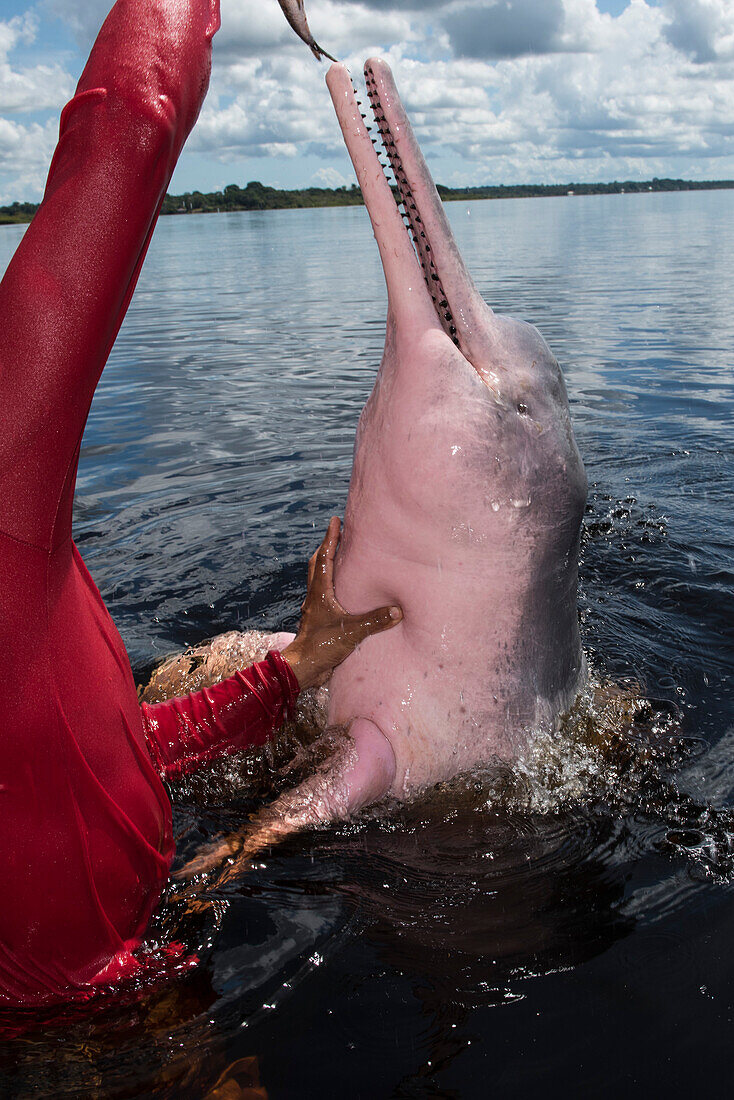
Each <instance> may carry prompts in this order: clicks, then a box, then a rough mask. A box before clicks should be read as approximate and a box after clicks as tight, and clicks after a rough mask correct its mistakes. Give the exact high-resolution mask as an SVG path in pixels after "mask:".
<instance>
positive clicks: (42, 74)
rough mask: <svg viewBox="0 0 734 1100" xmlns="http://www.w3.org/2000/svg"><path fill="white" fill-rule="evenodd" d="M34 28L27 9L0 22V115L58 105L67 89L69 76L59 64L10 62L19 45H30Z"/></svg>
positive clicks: (36, 25) (33, 18)
mask: <svg viewBox="0 0 734 1100" xmlns="http://www.w3.org/2000/svg"><path fill="white" fill-rule="evenodd" d="M37 28H38V24H37V20H36V18H35V16H34V15H33V14H32V13H30V12H26V13H25V14H23V15H18V16H15V17H14V18H12V19H9V20H7V21H5V22H0V115H8V114H14V113H16V112H19V111H39V110H45V109H48V108H60V107H61V106H62V105H63V103H64V102H65V100H66V98H67V96H68V95H69V93H70V91H71V80H70V78H69V75H68V74H67V73H65V72H64V70H63V69H62V68H61V66H60V65H34V66H32V67H30V68H14V67H13V66H12V65H11V63H10V54H11V53H12V52H13V51H14V50H15V49H16V47H17V46H19V45H30V44H31V43H32V42H33V41H34V39H35V37H36V32H37Z"/></svg>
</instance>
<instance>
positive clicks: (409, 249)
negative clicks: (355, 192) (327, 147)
mask: <svg viewBox="0 0 734 1100" xmlns="http://www.w3.org/2000/svg"><path fill="white" fill-rule="evenodd" d="M364 72H365V80H366V84H367V93H368V96H369V100H370V105H371V108H372V112H373V115H374V120H375V123H376V126H377V130H378V132H379V139H381V142H382V146H383V148H384V152H385V155H386V157H387V158H388V160H389V167H391V168H392V172H393V174H394V176H395V185H396V188H397V193H398V194H397V198H398V200H399V201H398V204H397V205H396V201H395V195H394V193H393V190H392V187H391V186H390V184H389V183H388V180H387V177H386V175H384V174H383V171H387V168H388V166H387V165H386V164H384V163H383V162H382V161H380V159H379V157H378V155H377V152H376V151H375V149H374V148H373V146H374V145H375V144H376V142H377V140H378V139H377V137H372V138H371V137H370V132H373V131H372V129H371V128H370V132H368V128H367V116H366V114H364V113H363V112H362V111H361V110H360V104H359V102H358V100H357V97H356V93H355V90H354V86H353V83H352V80H351V77H350V75H349V72H348V71H347V69H346V68H345V67H344V66H343V65H340V64H337V65H332V67H331V69H330V70H329V73H328V75H327V78H326V79H327V83H328V85H329V90H330V92H331V96H332V99H333V101H334V106H335V108H336V112H337V117H338V119H339V123H340V125H341V128H342V133H343V135H344V140H345V142H346V145H347V149H348V151H349V155H350V157H351V158H352V163H353V164H354V167H355V171H356V173H357V179H358V181H359V184H360V187H361V188H362V193H363V195H364V200H365V204H366V206H367V210H368V212H369V215H370V218H371V220H372V224H373V227H374V230H375V237H376V238H377V243H378V246H379V248H380V253H381V256H382V262H383V267H384V269H385V277H386V280H387V284H388V296H389V298H390V302H391V305H392V306H393V308H395V307H396V304H397V303H399V301H400V299H401V298H402V299H403V300H404V299H405V296H406V293H407V292H408V291H409V292H411V294H412V297H413V305H415V304H416V301H415V299H416V297H417V295H416V294H415V287H414V285H413V284H414V283H415V266H416V265H415V261H416V260H417V261H418V262H419V263H420V267H421V268H422V271H423V276H424V279H425V285H426V287H427V289H428V294H429V296H430V300H431V303H432V310H431V316H435V318H437V320H438V321H439V322H440V324H441V327H442V328H443V330H444V332H445V333H446V334H447V335H448V336H449V337H450V338H451V339H452V340H453V342H454V343H455V344H456V345H457V347H459V348H460V349H461V351H462V352H463V354H464V355H465V356H466V358H467V359H469V361H470V362H474V355H473V351H474V350H475V349H474V348H473V344H474V343H475V339H476V334H477V333H478V332H479V331H481V330H482V329H483V328H485V329H486V325H487V321H488V318H491V317H492V316H493V315H492V311H491V310H490V309H489V307H488V306H487V305H486V303H485V302H484V301H483V299H482V298H481V296H480V295H479V294H478V292H477V290H476V288H475V287H474V284H473V282H472V280H471V277H470V275H469V273H468V271H467V269H466V267H465V266H464V262H463V260H462V258H461V255H460V253H459V250H458V248H457V246H456V242H455V240H454V237H453V233H452V232H451V228H450V226H449V223H448V220H447V218H446V213H445V211H444V207H443V203H442V202H441V198H440V196H439V194H438V192H437V190H436V187H435V184H434V182H433V179H432V178H431V174H430V172H429V170H428V166H427V165H426V162H425V160H424V158H423V154H422V152H421V150H420V146H419V145H418V142H417V141H416V139H415V135H414V134H413V130H412V127H411V125H410V121H409V119H408V117H407V114H406V112H405V108H404V107H403V104H402V102H401V100H400V96H399V95H398V91H397V88H396V86H395V81H394V79H393V75H392V72H391V71H390V68H389V66H388V65H387V64H386V63H385V62H384V61H382V60H380V59H378V58H372V59H370V60H368V61H367V62H366V64H365V67H364ZM406 227H407V228H406ZM408 231H409V234H410V235H409V234H408ZM408 253H409V254H408ZM434 323H435V322H434ZM477 350H478V349H477ZM475 365H476V364H475Z"/></svg>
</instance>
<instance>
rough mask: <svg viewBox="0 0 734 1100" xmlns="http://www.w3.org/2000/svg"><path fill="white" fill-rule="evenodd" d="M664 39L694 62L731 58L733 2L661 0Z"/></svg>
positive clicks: (733, 41)
mask: <svg viewBox="0 0 734 1100" xmlns="http://www.w3.org/2000/svg"><path fill="white" fill-rule="evenodd" d="M663 10H664V11H665V12H666V14H667V15H668V16H669V21H668V23H667V25H666V27H665V32H664V33H665V36H666V38H667V39H668V41H669V42H670V43H671V44H672V45H673V46H675V47H676V48H677V49H679V50H681V51H682V52H683V53H687V54H689V55H690V56H691V57H692V58H693V59H694V61H697V62H699V63H700V64H705V63H706V62H709V61H731V60H732V59H734V5H733V4H732V2H731V0H665V3H664V5H663Z"/></svg>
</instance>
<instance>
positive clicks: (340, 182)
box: [312, 168, 354, 187]
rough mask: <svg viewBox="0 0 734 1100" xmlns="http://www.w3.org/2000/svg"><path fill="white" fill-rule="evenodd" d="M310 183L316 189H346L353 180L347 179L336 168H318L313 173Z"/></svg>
mask: <svg viewBox="0 0 734 1100" xmlns="http://www.w3.org/2000/svg"><path fill="white" fill-rule="evenodd" d="M312 182H313V183H314V184H315V185H316V187H346V186H348V185H349V184H351V183H353V182H354V180H350V179H347V177H346V176H345V175H344V174H343V173H342V172H340V171H338V169H336V168H319V170H318V172H314V175H313V178H312Z"/></svg>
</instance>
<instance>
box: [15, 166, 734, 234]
mask: <svg viewBox="0 0 734 1100" xmlns="http://www.w3.org/2000/svg"><path fill="white" fill-rule="evenodd" d="M437 186H438V193H439V195H440V196H441V198H442V199H443V200H444V201H445V202H453V201H457V200H464V201H467V200H470V199H519V198H530V197H543V196H550V195H613V194H617V195H623V194H625V193H637V192H641V191H716V190H721V189H725V188H734V180H671V179H657V178H655V179H651V180H642V181H640V180H621V181H620V180H615V181H614V182H613V183H513V184H508V185H505V184H499V185H497V186H492V187H444V186H443V184H440V183H439V184H438V185H437ZM362 202H363V199H362V192H361V191H360V189H359V188H358V187H357V185H356V183H353V184H352V186H351V187H336V188H333V187H305V188H301V189H299V190H296V191H281V190H280V189H279V188H277V187H267V186H266V185H265V184H263V183H260V182H258V181H257V180H253V181H251V182H250V183H248V184H247V186H246V187H240V186H239V184H236V183H230V184H229V185H228V186H227V187H225V188H224V190H223V191H210V192H207V193H204V192H202V191H187V192H186V193H185V194H184V195H166V197H165V199H164V200H163V206H162V208H161V213H163V214H220V213H224V212H225V211H233V210H288V209H297V208H300V209H302V208H304V207H309V206H359V205H361V204H362ZM37 209H38V204H37V203H31V202H14V203H13V204H12V206H0V225H13V224H16V223H18V222H29V221H30V220H31V218H32V217H33V215H34V214H35V212H36V210H37Z"/></svg>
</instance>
